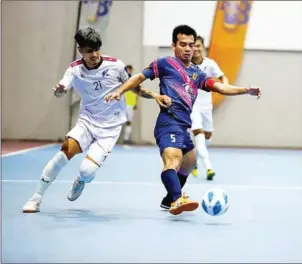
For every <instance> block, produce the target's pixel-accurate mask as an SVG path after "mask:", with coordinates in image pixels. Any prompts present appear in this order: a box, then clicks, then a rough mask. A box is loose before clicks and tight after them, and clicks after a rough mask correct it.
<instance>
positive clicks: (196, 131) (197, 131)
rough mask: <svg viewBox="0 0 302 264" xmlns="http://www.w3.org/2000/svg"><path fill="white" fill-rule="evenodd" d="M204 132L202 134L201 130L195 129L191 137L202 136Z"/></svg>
mask: <svg viewBox="0 0 302 264" xmlns="http://www.w3.org/2000/svg"><path fill="white" fill-rule="evenodd" d="M203 133H204V132H203V130H202V129H195V130H193V135H194V137H196V136H197V135H199V134H203Z"/></svg>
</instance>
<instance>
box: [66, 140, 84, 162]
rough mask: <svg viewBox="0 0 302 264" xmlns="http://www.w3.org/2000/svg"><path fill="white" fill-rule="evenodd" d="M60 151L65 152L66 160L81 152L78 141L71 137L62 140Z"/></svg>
mask: <svg viewBox="0 0 302 264" xmlns="http://www.w3.org/2000/svg"><path fill="white" fill-rule="evenodd" d="M61 151H62V152H64V153H65V155H66V157H67V159H68V160H70V159H72V157H73V156H75V155H76V154H78V153H81V152H82V150H81V147H80V145H79V143H78V142H77V141H76V140H74V139H73V138H67V139H65V140H64V142H63V144H62V147H61Z"/></svg>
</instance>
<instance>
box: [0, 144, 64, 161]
mask: <svg viewBox="0 0 302 264" xmlns="http://www.w3.org/2000/svg"><path fill="white" fill-rule="evenodd" d="M56 145H59V144H58V143H52V144H46V145H43V146H39V147H33V148H28V149H22V150H17V151H14V152H10V153H6V154H2V155H1V157H2V158H4V157H9V156H15V155H20V154H23V153H26V152H30V151H34V150H41V149H45V148H49V147H52V146H56Z"/></svg>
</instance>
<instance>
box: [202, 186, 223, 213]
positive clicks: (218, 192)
mask: <svg viewBox="0 0 302 264" xmlns="http://www.w3.org/2000/svg"><path fill="white" fill-rule="evenodd" d="M201 205H202V208H203V210H204V211H205V212H206V213H207V214H209V215H212V216H217V215H222V214H223V213H225V212H226V210H227V209H228V207H229V199H228V195H227V193H226V192H225V191H224V190H222V189H219V188H214V189H210V190H208V191H207V192H206V193H205V194H204V196H203V197H202V203H201Z"/></svg>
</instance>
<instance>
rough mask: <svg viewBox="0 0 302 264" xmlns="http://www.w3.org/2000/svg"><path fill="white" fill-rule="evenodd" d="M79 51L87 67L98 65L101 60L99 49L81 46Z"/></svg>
mask: <svg viewBox="0 0 302 264" xmlns="http://www.w3.org/2000/svg"><path fill="white" fill-rule="evenodd" d="M80 52H81V54H82V56H83V59H84V61H85V62H86V64H87V65H88V66H89V67H94V66H96V65H98V64H99V63H100V61H101V51H100V50H94V49H92V48H89V47H85V48H81V49H80Z"/></svg>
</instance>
